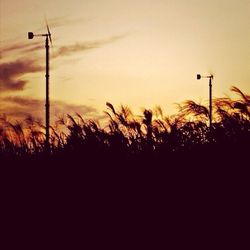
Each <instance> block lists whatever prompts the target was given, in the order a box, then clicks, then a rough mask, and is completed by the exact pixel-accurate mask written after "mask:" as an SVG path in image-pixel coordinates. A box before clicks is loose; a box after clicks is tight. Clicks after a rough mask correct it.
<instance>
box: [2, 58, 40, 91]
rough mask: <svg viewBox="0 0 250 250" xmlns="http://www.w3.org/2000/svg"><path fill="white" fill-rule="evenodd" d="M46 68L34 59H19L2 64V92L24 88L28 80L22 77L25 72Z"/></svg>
mask: <svg viewBox="0 0 250 250" xmlns="http://www.w3.org/2000/svg"><path fill="white" fill-rule="evenodd" d="M42 70H44V68H43V67H41V66H40V65H38V64H37V62H36V61H34V60H29V59H22V60H21V59H19V60H16V61H13V62H7V63H2V64H0V92H6V91H17V90H23V89H24V88H25V85H26V84H27V82H28V81H27V80H23V79H20V77H22V76H23V75H25V74H28V73H35V72H40V71H42Z"/></svg>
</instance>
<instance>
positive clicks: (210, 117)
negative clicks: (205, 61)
mask: <svg viewBox="0 0 250 250" xmlns="http://www.w3.org/2000/svg"><path fill="white" fill-rule="evenodd" d="M201 78H209V114H208V116H209V127H210V128H211V126H212V79H213V75H210V76H201V75H200V74H197V80H200V79H201Z"/></svg>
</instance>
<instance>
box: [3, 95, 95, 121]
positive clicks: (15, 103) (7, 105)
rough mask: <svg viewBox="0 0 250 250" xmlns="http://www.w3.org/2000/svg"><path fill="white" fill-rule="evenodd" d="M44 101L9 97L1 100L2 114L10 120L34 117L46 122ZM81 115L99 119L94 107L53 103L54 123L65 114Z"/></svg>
mask: <svg viewBox="0 0 250 250" xmlns="http://www.w3.org/2000/svg"><path fill="white" fill-rule="evenodd" d="M44 109H45V106H44V100H41V99H32V98H29V97H20V96H8V97H2V98H1V99H0V114H6V115H7V116H8V117H10V118H14V119H25V118H26V117H27V116H30V115H31V116H33V117H35V118H37V119H40V120H44ZM75 113H79V114H81V115H83V117H92V118H97V117H98V112H97V110H96V109H95V108H94V107H91V106H88V105H75V104H69V103H66V102H62V101H52V102H51V118H52V122H53V121H55V120H56V119H58V118H59V117H60V116H62V115H65V114H75Z"/></svg>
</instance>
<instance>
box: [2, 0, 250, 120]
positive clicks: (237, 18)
mask: <svg viewBox="0 0 250 250" xmlns="http://www.w3.org/2000/svg"><path fill="white" fill-rule="evenodd" d="M45 17H46V19H47V21H48V24H49V26H50V29H51V33H52V39H53V48H52V49H51V50H50V52H51V60H50V64H51V72H50V75H51V78H50V84H51V85H50V93H51V100H52V104H51V116H53V117H55V116H58V115H59V114H62V113H72V112H79V113H81V114H83V117H84V116H86V117H93V118H94V117H101V116H102V111H103V110H105V108H106V106H105V103H106V102H107V101H108V102H110V103H112V104H114V105H115V106H117V105H120V104H124V105H128V106H129V107H131V108H132V110H134V111H135V113H140V110H141V108H143V107H145V108H153V107H154V106H156V105H160V106H161V107H162V108H163V110H164V111H165V112H166V113H168V114H170V113H174V112H175V103H180V102H182V101H184V100H187V99H192V100H195V101H197V102H200V103H202V104H206V103H207V99H208V80H207V79H201V80H200V81H197V80H196V74H197V73H201V74H202V75H208V74H214V81H213V96H214V97H222V96H225V95H228V94H229V95H230V96H233V95H232V94H231V93H230V87H231V86H232V85H235V86H237V87H239V88H240V89H241V90H242V91H243V92H245V93H247V94H249V93H250V0H210V1H207V0H206V1H205V0H71V1H64V0H53V1H51V0H43V1H40V0H39V1H38V0H22V1H18V0H8V1H7V0H1V1H0V43H1V46H0V53H1V54H0V114H2V113H6V114H9V115H16V116H17V117H22V116H23V115H26V114H28V113H31V114H33V115H35V116H43V113H44V96H45V77H44V75H45V72H44V66H45V48H44V38H41V37H35V38H34V39H33V40H28V39H27V32H28V31H32V32H34V33H37V34H40V33H46V25H45Z"/></svg>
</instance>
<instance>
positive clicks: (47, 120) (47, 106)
mask: <svg viewBox="0 0 250 250" xmlns="http://www.w3.org/2000/svg"><path fill="white" fill-rule="evenodd" d="M47 29H48V33H47V34H34V33H33V32H28V39H33V38H34V36H43V37H44V36H45V37H46V39H45V50H46V73H45V78H46V101H45V124H46V125H45V130H46V131H45V151H46V153H48V154H49V153H50V142H49V128H50V111H49V110H50V103H49V39H50V42H51V43H52V40H51V34H50V31H49V27H48V25H47Z"/></svg>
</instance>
